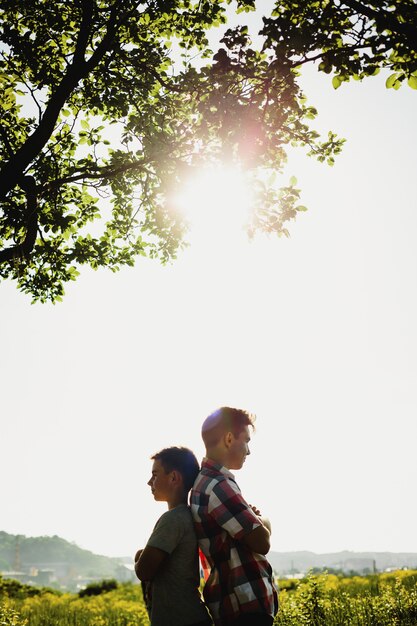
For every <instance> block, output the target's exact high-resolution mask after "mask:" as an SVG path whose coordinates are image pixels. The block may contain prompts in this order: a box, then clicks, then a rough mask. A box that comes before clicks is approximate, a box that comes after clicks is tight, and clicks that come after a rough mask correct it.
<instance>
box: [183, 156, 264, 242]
mask: <svg viewBox="0 0 417 626" xmlns="http://www.w3.org/2000/svg"><path fill="white" fill-rule="evenodd" d="M175 204H176V206H177V208H178V210H179V211H181V213H182V214H183V215H184V217H185V219H186V220H187V222H188V223H189V227H190V233H191V237H192V238H193V239H194V238H195V237H197V238H199V239H200V238H203V237H209V238H213V237H215V238H216V239H218V238H221V237H222V236H226V237H231V236H234V234H237V235H239V234H240V233H241V232H242V230H243V228H244V227H245V225H246V224H247V222H248V220H249V217H250V211H251V208H252V204H253V194H252V190H251V186H250V183H249V181H248V179H247V177H246V176H245V174H244V172H242V170H240V169H239V168H237V167H232V166H227V165H225V166H223V167H221V166H217V167H209V168H208V167H207V168H204V169H201V170H200V171H199V172H198V173H196V175H195V176H193V177H190V178H189V179H188V180H186V181H185V182H184V185H183V188H182V189H181V190H180V191H179V192H178V193H177V194H176V196H175Z"/></svg>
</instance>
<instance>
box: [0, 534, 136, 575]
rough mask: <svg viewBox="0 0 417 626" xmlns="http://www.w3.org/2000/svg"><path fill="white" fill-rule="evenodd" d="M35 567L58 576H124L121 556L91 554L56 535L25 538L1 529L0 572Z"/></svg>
mask: <svg viewBox="0 0 417 626" xmlns="http://www.w3.org/2000/svg"><path fill="white" fill-rule="evenodd" d="M34 568H36V569H49V570H53V571H54V572H55V574H56V577H57V578H58V579H65V578H75V577H86V578H88V577H91V578H126V576H125V575H123V570H125V569H126V568H125V565H124V559H121V558H120V559H117V558H111V557H107V556H100V555H97V554H93V552H90V551H89V550H83V549H82V548H80V547H78V546H77V545H75V544H73V543H70V542H69V541H66V540H65V539H62V538H61V537H58V536H57V535H54V536H53V537H25V536H24V535H11V534H8V533H6V532H4V531H0V572H1V571H3V572H5V571H8V572H10V571H16V570H18V571H20V572H29V571H30V570H32V569H34ZM120 574H121V575H120Z"/></svg>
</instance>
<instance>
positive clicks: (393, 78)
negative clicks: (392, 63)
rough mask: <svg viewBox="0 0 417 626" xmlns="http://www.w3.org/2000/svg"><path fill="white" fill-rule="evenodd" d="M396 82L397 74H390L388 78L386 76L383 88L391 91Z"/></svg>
mask: <svg viewBox="0 0 417 626" xmlns="http://www.w3.org/2000/svg"><path fill="white" fill-rule="evenodd" d="M397 80H398V74H397V73H395V74H391V75H390V76H388V78H387V80H386V81H385V87H386V88H387V89H392V88H393V87H394V85H395V83H396V82H397Z"/></svg>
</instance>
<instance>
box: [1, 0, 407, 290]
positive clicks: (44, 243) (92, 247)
mask: <svg viewBox="0 0 417 626" xmlns="http://www.w3.org/2000/svg"><path fill="white" fill-rule="evenodd" d="M226 4H229V5H230V7H229V10H232V9H233V10H237V11H238V12H245V11H250V10H253V9H254V8H255V4H256V2H255V0H226V3H225V2H222V0H199V1H192V0H142V1H140V0H117V1H116V2H115V1H113V2H111V1H109V0H74V1H73V2H71V3H68V2H64V1H63V0H61V1H59V0H0V91H1V98H2V113H1V118H0V278H3V279H6V278H11V279H13V280H15V281H17V285H18V287H19V288H20V289H21V290H22V291H24V292H27V293H29V294H31V296H32V298H33V299H34V300H40V301H46V300H48V299H49V300H51V301H56V300H60V299H61V297H62V295H63V293H64V284H65V283H66V282H67V281H70V280H74V279H75V278H76V277H77V275H78V274H79V270H80V266H82V265H84V264H85V265H89V266H91V267H93V268H98V267H108V268H110V269H112V270H113V271H115V270H117V269H119V268H120V267H121V266H122V265H133V264H134V262H135V259H136V258H137V257H138V256H140V255H148V256H150V257H154V258H158V259H160V260H161V261H162V262H165V261H168V260H170V259H172V258H174V257H175V255H176V253H177V250H178V247H179V246H180V245H181V243H182V241H183V239H184V233H185V230H186V223H185V220H184V218H183V217H182V216H181V215H180V214H179V213H178V211H176V210H174V207H173V206H172V201H171V193H172V189H173V188H177V189H178V188H179V187H181V185H182V184H184V181H185V180H186V178H187V176H189V175H190V172H193V171H195V170H196V168H198V167H200V166H201V164H202V163H207V162H224V161H232V162H235V163H239V164H240V165H241V166H242V167H244V168H245V171H246V174H247V176H248V177H249V178H250V179H251V180H252V184H253V186H254V188H256V190H257V201H256V206H254V210H253V218H252V223H251V224H250V226H249V231H250V232H251V233H253V232H255V231H256V230H257V229H261V230H263V231H266V232H272V233H277V234H279V235H282V234H288V231H287V230H286V222H287V221H288V220H289V219H292V218H294V217H295V216H296V214H297V212H298V211H301V210H304V209H305V208H304V207H303V206H301V205H300V204H299V193H300V192H299V190H298V189H297V188H296V181H295V180H292V181H290V183H289V184H288V185H287V186H286V187H283V188H281V189H276V188H275V187H273V186H271V184H268V183H266V182H265V180H266V178H265V176H259V175H258V174H259V171H260V170H272V171H275V172H276V171H281V170H282V168H283V165H284V164H285V160H286V150H287V147H288V146H289V145H291V146H304V147H305V148H306V149H307V153H308V154H309V155H312V156H315V157H316V158H318V159H319V160H321V161H327V162H328V163H330V164H332V163H333V159H334V156H335V154H337V153H338V152H339V151H340V149H341V145H342V141H341V140H339V139H338V138H337V137H336V136H335V135H334V134H333V133H331V132H330V133H329V134H328V137H326V138H325V139H324V140H322V139H321V138H320V137H319V136H318V133H317V132H316V131H315V130H313V129H312V128H311V127H310V125H309V124H310V120H311V119H313V118H314V117H315V116H316V114H317V111H316V110H315V109H314V107H312V106H309V105H308V104H307V101H306V99H305V98H304V96H303V94H302V91H301V89H300V87H299V81H298V79H299V74H300V67H301V66H302V65H303V64H304V63H307V62H310V61H315V60H318V62H319V69H320V70H322V71H325V72H329V73H330V72H334V74H335V76H334V77H333V81H334V82H333V84H334V86H335V87H337V86H339V84H340V83H341V82H343V81H344V80H348V79H349V78H350V77H351V76H353V77H357V78H363V77H364V76H368V75H372V74H375V73H376V72H377V71H378V69H379V68H381V67H388V68H390V69H391V70H392V71H393V74H392V76H391V78H389V79H388V86H393V87H397V86H399V85H400V84H401V82H402V81H403V80H405V79H407V80H408V81H409V83H410V85H411V86H412V87H415V86H416V85H415V82H416V80H417V78H416V77H417V75H416V69H417V65H416V52H415V48H416V44H415V42H416V41H417V38H416V37H415V34H416V32H415V31H416V26H415V24H416V23H417V20H416V19H415V18H416V4H415V2H414V1H411V0H402V1H400V0H397V1H396V2H390V1H388V0H382V1H381V2H379V3H375V2H359V1H356V0H349V1H345V2H341V1H338V0H335V1H333V2H332V1H330V0H321V1H310V0H306V1H305V2H290V1H288V2H287V1H282V2H281V1H280V2H277V3H276V6H275V10H274V11H273V13H272V14H271V15H270V16H265V18H264V26H263V29H262V31H261V34H262V41H261V44H260V46H259V48H255V47H254V45H253V44H252V42H251V38H250V36H249V33H248V29H247V26H245V25H243V24H242V26H239V27H236V28H233V29H229V30H227V31H226V32H225V34H224V36H223V37H222V39H221V42H220V47H219V49H218V50H215V51H213V52H212V51H211V50H210V49H209V47H208V40H207V33H208V31H209V29H211V28H217V27H219V26H222V25H223V24H224V23H225V21H226V8H227V7H226ZM258 5H259V7H258V6H257V8H259V10H261V11H262V3H261V2H259V3H258ZM219 228H221V224H219Z"/></svg>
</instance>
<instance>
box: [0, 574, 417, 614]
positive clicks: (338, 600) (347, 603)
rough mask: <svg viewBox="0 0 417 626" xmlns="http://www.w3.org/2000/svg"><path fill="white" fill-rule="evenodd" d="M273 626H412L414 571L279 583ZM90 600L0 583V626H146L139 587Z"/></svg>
mask: <svg viewBox="0 0 417 626" xmlns="http://www.w3.org/2000/svg"><path fill="white" fill-rule="evenodd" d="M278 584H279V588H280V610H279V613H278V616H277V618H276V620H275V625H276V626H417V571H410V570H404V571H397V572H390V573H384V574H373V575H369V576H363V577H362V576H351V577H343V576H340V575H335V574H320V575H309V576H308V577H306V578H305V579H303V580H293V579H292V580H280V581H278ZM92 593H93V594H95V595H87V594H85V593H84V594H83V593H81V594H70V593H59V592H56V591H53V590H48V589H36V588H33V587H27V586H25V585H21V584H19V583H16V582H12V581H6V580H2V579H1V578H0V626H58V625H59V626H149V620H148V616H147V613H146V609H145V606H144V603H143V597H142V592H141V588H140V586H139V585H133V584H131V583H125V584H113V585H108V584H107V585H106V584H103V585H102V586H101V587H100V585H96V586H95V588H93V589H92Z"/></svg>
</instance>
